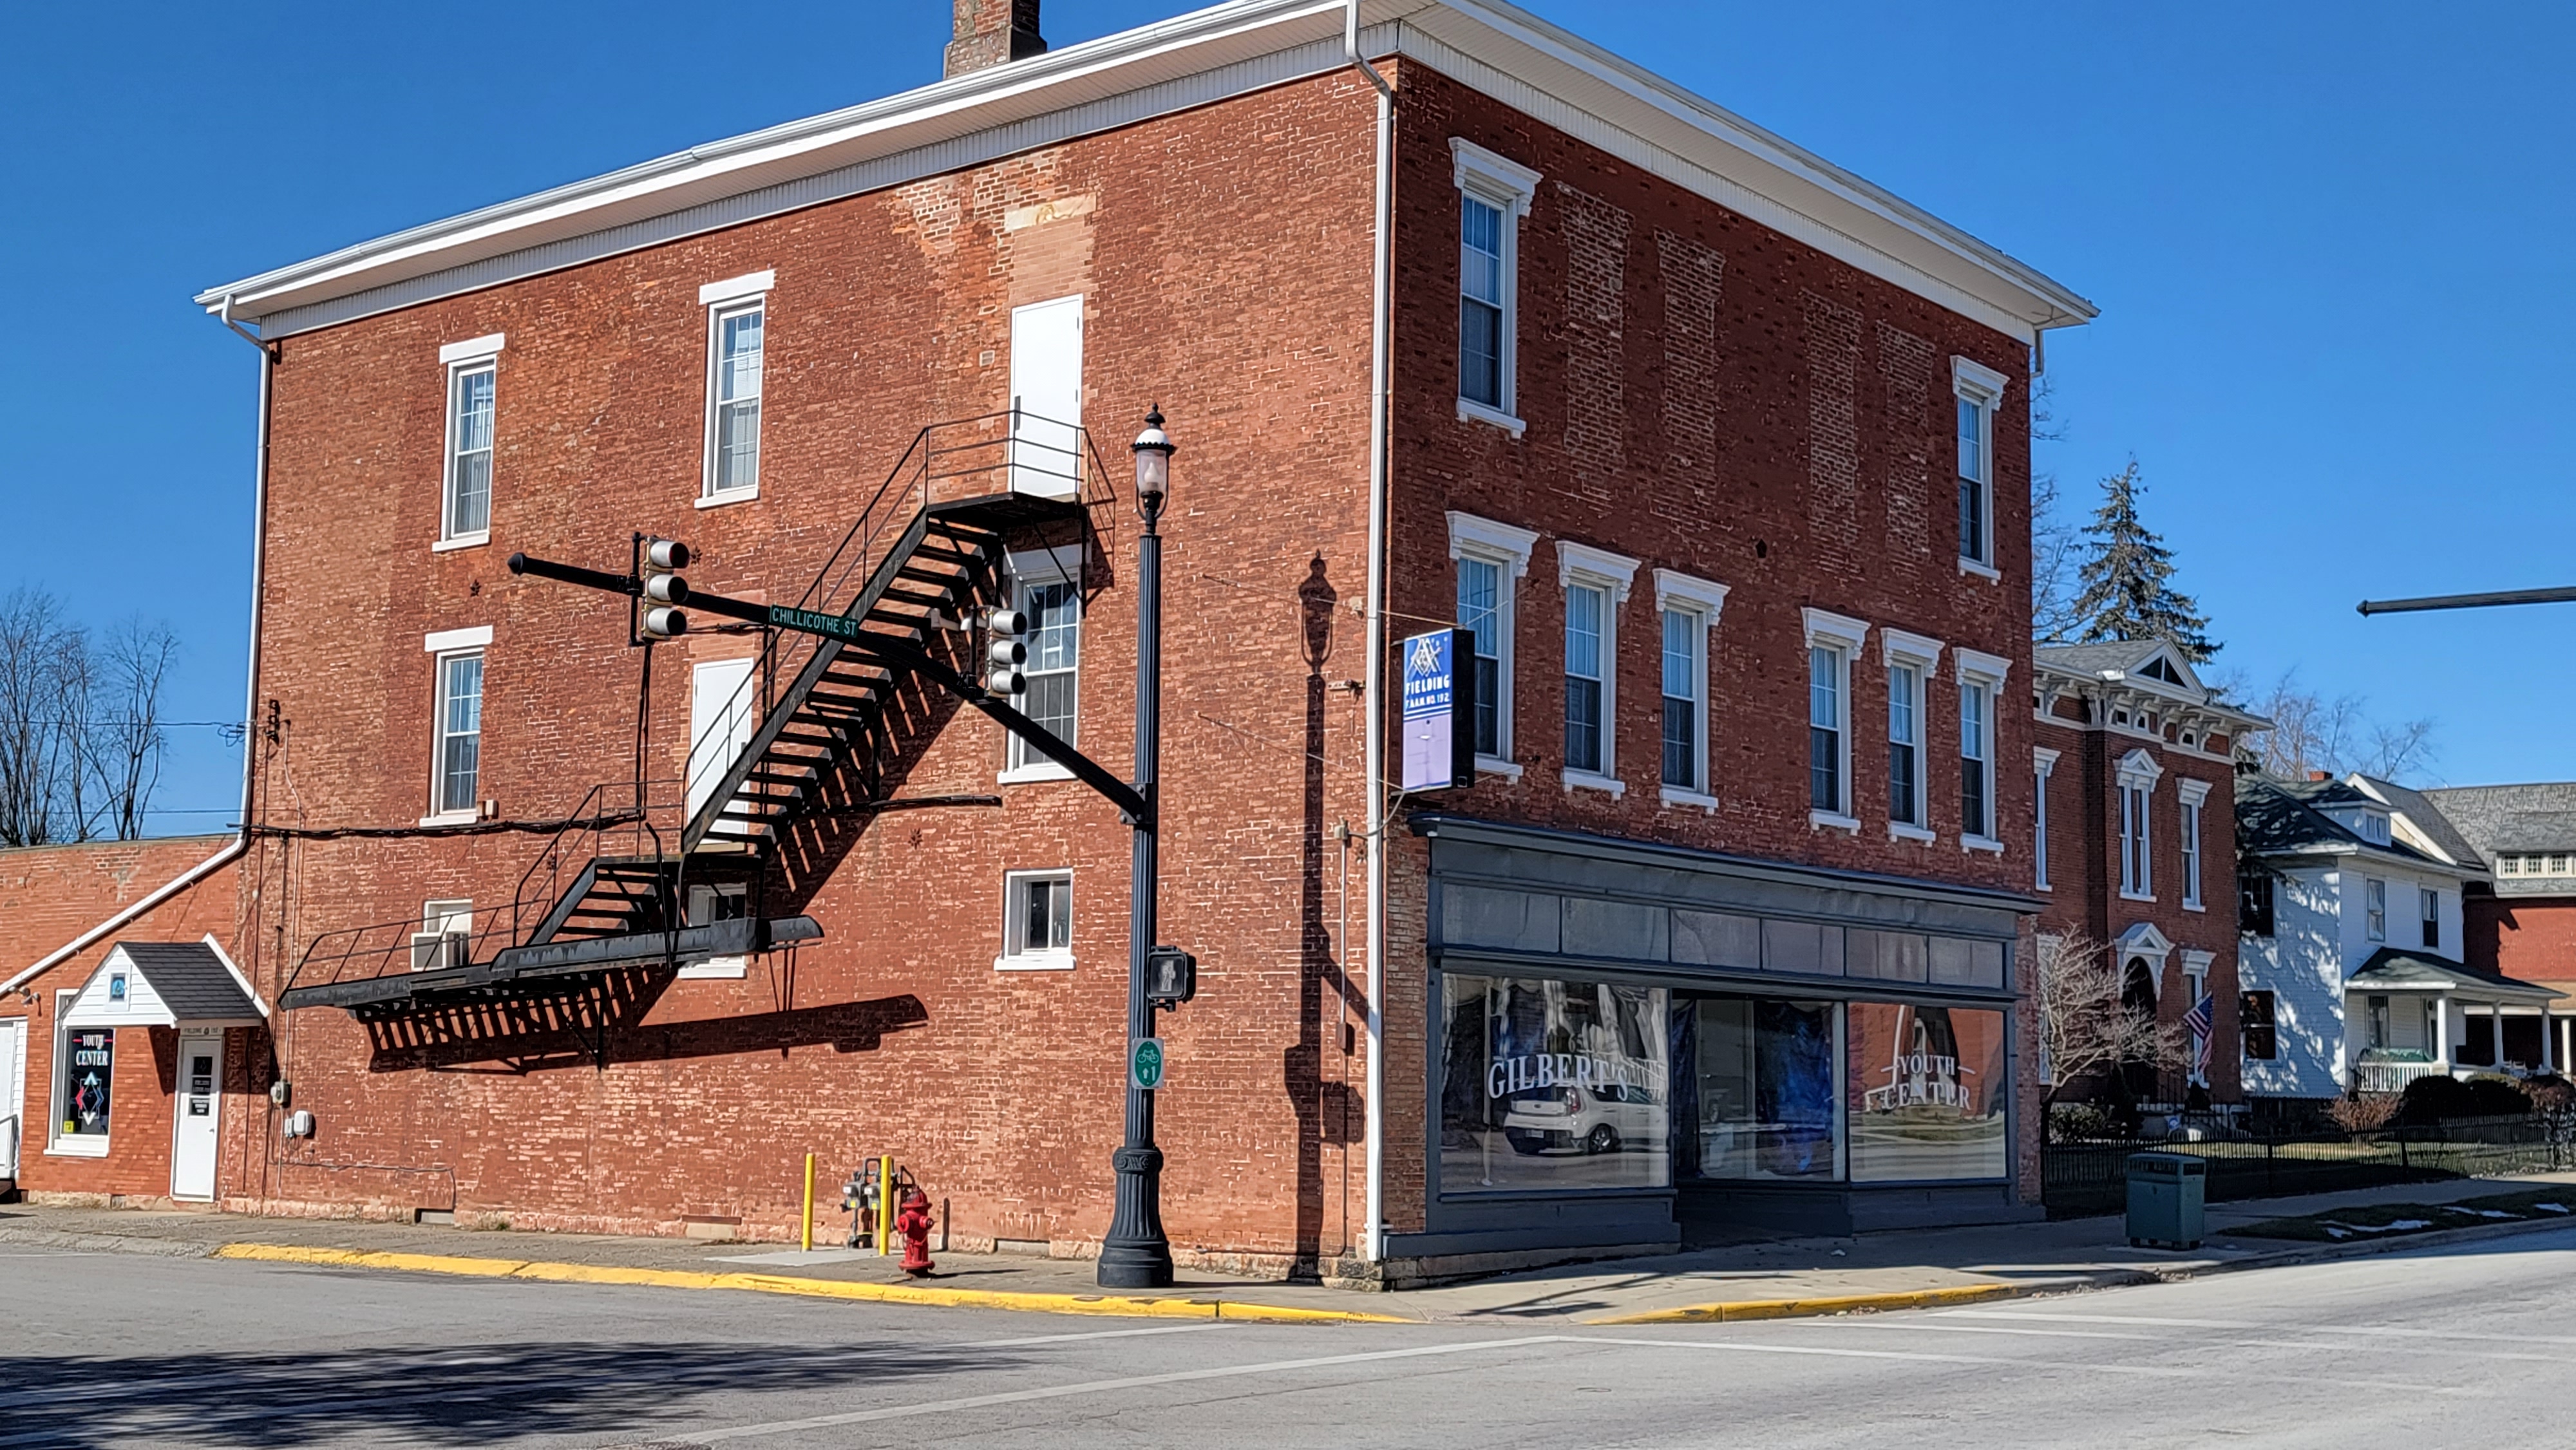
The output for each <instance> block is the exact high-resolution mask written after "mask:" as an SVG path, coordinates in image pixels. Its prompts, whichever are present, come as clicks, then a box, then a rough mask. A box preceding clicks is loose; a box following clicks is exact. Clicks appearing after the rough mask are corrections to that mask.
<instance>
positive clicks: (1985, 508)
mask: <svg viewBox="0 0 2576 1450" xmlns="http://www.w3.org/2000/svg"><path fill="white" fill-rule="evenodd" d="M2011 381H2012V380H2011V379H2010V378H2007V377H2005V376H2004V375H2003V374H2002V373H1999V372H1996V371H1995V370H1994V369H1993V368H1990V367H1987V366H1986V365H1985V364H1983V363H1981V362H1977V361H1975V360H1974V359H1971V358H1964V357H1952V358H1951V359H1950V391H1951V393H1952V394H1953V395H1954V396H1955V397H1956V398H1957V399H1958V401H1960V402H1963V403H1966V404H1968V405H1970V406H1971V407H1974V408H1975V409H1976V410H1977V412H1978V414H1979V418H1978V423H1979V435H1980V436H1979V439H1978V443H1979V446H1980V447H1981V448H1982V449H1983V450H1984V453H1985V456H1984V457H1983V458H1982V459H1980V460H1979V462H1980V464H1981V468H1980V470H1979V471H1980V472H1981V473H1983V474H1984V477H1982V478H1981V479H1979V480H1978V481H1977V483H1978V489H1979V495H1980V496H1979V498H1978V508H1979V510H1980V513H1981V515H1982V517H1983V519H1984V521H1985V527H1984V529H1983V530H1982V533H1983V534H1984V538H1983V539H1982V540H1981V542H1982V543H1983V544H1984V545H1985V548H1984V551H1983V552H1982V553H1977V554H1971V553H1969V552H1967V551H1966V550H1965V549H1962V550H1960V552H1959V572H1960V573H1962V574H1976V575H1980V576H1982V577H1984V578H1987V579H1998V580H1999V579H2001V578H2003V573H2002V571H2001V570H1999V569H1997V568H1996V567H1995V562H1996V554H1995V414H1996V412H1997V411H1998V405H1999V404H2001V403H2002V402H2003V398H2004V389H2005V387H2006V386H2008V385H2009V384H2010V383H2011ZM1958 431H1959V429H1958V415H1957V413H1956V411H1955V410H1953V412H1952V414H1951V420H1950V432H1951V435H1952V440H1951V441H1952V449H1951V451H1952V452H1953V454H1955V453H1956V452H1957V434H1958ZM1950 473H1951V477H1952V479H1953V480H1954V481H1955V480H1958V479H1963V478H1965V477H1966V475H1964V474H1962V473H1960V472H1959V471H1958V468H1957V460H1956V458H1955V457H1954V458H1953V460H1952V467H1951V470H1950Z"/></svg>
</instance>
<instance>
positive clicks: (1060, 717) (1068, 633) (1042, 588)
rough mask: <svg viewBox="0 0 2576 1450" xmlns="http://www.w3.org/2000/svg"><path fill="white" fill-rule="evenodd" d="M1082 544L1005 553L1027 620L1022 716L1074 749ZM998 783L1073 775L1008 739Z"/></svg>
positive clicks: (1015, 600) (1015, 602)
mask: <svg viewBox="0 0 2576 1450" xmlns="http://www.w3.org/2000/svg"><path fill="white" fill-rule="evenodd" d="M1082 554H1083V551H1082V546H1081V545H1078V544H1067V545H1064V546H1062V547H1060V548H1054V549H1037V550H1031V551H1027V552H1020V551H1016V550H1015V551H1013V552H1012V554H1011V555H1010V561H1009V562H1010V573H1011V602H1012V607H1013V608H1015V609H1017V610H1019V611H1020V612H1021V613H1022V614H1024V615H1027V616H1028V624H1029V628H1028V633H1027V634H1026V635H1025V636H1023V638H1024V639H1025V640H1026V641H1027V644H1028V651H1029V658H1028V662H1027V663H1026V664H1024V665H1022V666H1021V667H1020V673H1021V674H1022V676H1024V677H1025V678H1026V679H1027V681H1028V693H1027V694H1026V695H1024V696H1022V697H1021V699H1020V702H1019V705H1020V711H1021V713H1023V714H1025V715H1027V716H1028V717H1029V718H1030V719H1031V720H1034V721H1036V722H1037V723H1038V724H1040V725H1043V726H1045V727H1046V728H1047V729H1048V730H1051V731H1053V732H1054V733H1055V735H1056V737H1057V738H1058V739H1060V740H1062V741H1064V743H1066V744H1067V745H1079V744H1081V743H1082V736H1081V710H1080V706H1081V703H1082ZM1008 752H1009V753H1008V755H1007V756H1006V758H1005V763H1004V769H1003V771H1002V779H1003V781H1004V782H1006V783H1008V782H1013V781H1028V780H1070V779H1072V778H1073V773H1072V772H1071V771H1068V770H1066V769H1065V768H1064V767H1063V766H1061V765H1058V764H1056V763H1055V762H1054V761H1052V760H1049V759H1047V758H1046V757H1045V756H1044V755H1041V754H1039V753H1038V752H1037V751H1035V750H1033V749H1031V748H1030V747H1029V744H1028V742H1027V741H1025V740H1022V739H1021V738H1020V737H1018V736H1017V735H1013V736H1011V737H1010V744H1009V746H1008Z"/></svg>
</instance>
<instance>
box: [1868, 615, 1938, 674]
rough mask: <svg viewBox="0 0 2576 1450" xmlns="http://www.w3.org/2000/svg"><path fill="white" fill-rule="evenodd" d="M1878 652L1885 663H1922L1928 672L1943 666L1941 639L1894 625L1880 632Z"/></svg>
mask: <svg viewBox="0 0 2576 1450" xmlns="http://www.w3.org/2000/svg"><path fill="white" fill-rule="evenodd" d="M1878 654H1879V659H1880V661H1881V662H1882V663H1884V664H1891V665H1892V664H1894V663H1896V662H1897V661H1898V660H1906V661H1910V662H1911V663H1914V664H1918V665H1921V666H1922V667H1923V668H1924V670H1925V671H1926V672H1927V673H1928V672H1930V671H1933V670H1937V669H1939V668H1940V667H1941V641H1939V640H1937V639H1934V638H1932V637H1931V636H1930V635H1928V634H1916V633H1914V632H1913V631H1911V630H1904V629H1898V628H1896V627H1895V626H1893V625H1890V626H1888V627H1886V628H1884V629H1881V630H1880V631H1879V632H1878Z"/></svg>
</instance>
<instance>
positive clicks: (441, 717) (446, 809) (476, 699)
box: [432, 651, 483, 816]
mask: <svg viewBox="0 0 2576 1450" xmlns="http://www.w3.org/2000/svg"><path fill="white" fill-rule="evenodd" d="M432 744H433V747H434V754H435V756H436V761H435V764H434V769H435V771H436V774H437V784H436V789H437V797H438V814H440V815H443V816H444V815H457V814H461V813H466V812H471V811H473V810H475V809H476V808H477V807H476V801H477V799H478V788H479V786H480V784H481V777H482V768H483V656H482V654H481V652H480V651H477V652H474V653H470V654H450V655H440V656H439V657H438V729H437V735H436V738H435V740H434V741H433V742H432Z"/></svg>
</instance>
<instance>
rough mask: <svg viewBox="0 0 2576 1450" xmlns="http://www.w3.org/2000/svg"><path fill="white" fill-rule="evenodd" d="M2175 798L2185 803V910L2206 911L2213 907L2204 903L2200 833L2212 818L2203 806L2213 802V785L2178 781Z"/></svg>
mask: <svg viewBox="0 0 2576 1450" xmlns="http://www.w3.org/2000/svg"><path fill="white" fill-rule="evenodd" d="M2174 795H2175V797H2176V798H2177V799H2179V800H2180V801H2181V803H2182V811H2181V815H2182V819H2181V823H2180V825H2179V826H2178V827H2177V828H2176V829H2177V831H2178V833H2179V838H2180V844H2181V846H2182V909H2183V910H2185V911H2206V910H2208V909H2209V908H2208V907H2207V905H2206V904H2204V903H2203V902H2202V900H2201V894H2202V883H2201V875H2202V864H2201V849H2200V831H2201V823H2202V821H2203V820H2204V819H2205V818H2206V816H2207V815H2208V812H2207V811H2206V810H2205V809H2203V807H2204V804H2205V803H2206V802H2207V801H2208V800H2209V782H2208V781H2205V780H2192V779H2190V778H2188V777H2186V778H2183V779H2180V780H2176V781H2175V782H2174Z"/></svg>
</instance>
